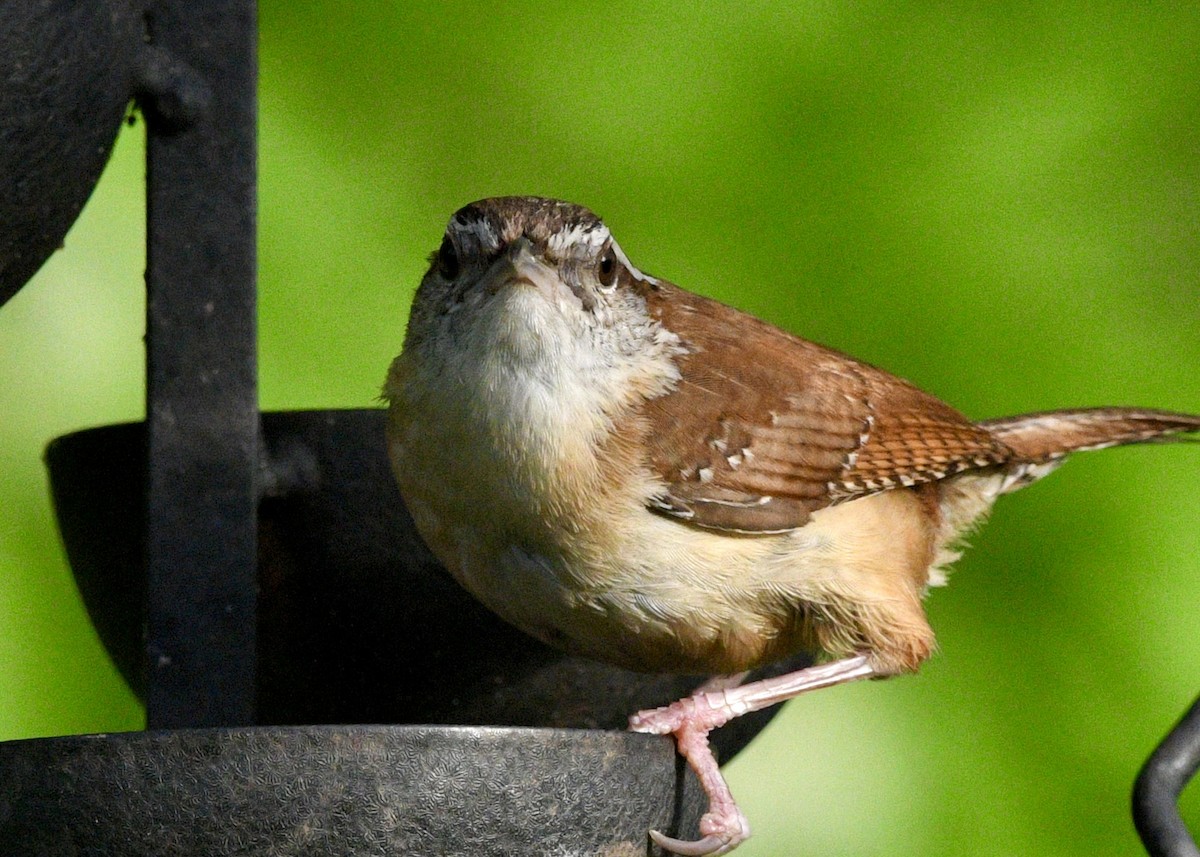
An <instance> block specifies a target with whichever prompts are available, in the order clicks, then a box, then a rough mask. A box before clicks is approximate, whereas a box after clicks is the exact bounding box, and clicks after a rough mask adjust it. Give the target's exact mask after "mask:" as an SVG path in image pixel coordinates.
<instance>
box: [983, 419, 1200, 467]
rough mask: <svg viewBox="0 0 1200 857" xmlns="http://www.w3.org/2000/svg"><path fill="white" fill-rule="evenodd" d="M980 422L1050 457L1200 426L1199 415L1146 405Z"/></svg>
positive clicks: (1037, 455) (1039, 458) (1031, 455)
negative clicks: (1160, 409) (1152, 407)
mask: <svg viewBox="0 0 1200 857" xmlns="http://www.w3.org/2000/svg"><path fill="white" fill-rule="evenodd" d="M979 425H980V426H981V427H983V428H986V429H987V430H988V431H990V432H991V433H992V434H993V435H994V436H995V437H996V438H997V439H998V440H1000V441H1001V442H1002V443H1004V444H1005V445H1006V446H1008V447H1009V448H1010V449H1011V450H1012V451H1013V452H1015V453H1016V454H1017V456H1018V457H1020V458H1022V459H1025V460H1026V461H1030V462H1048V461H1054V460H1055V459H1059V458H1062V457H1063V456H1065V455H1067V454H1068V453H1072V452H1083V451H1085V450H1090V449H1105V448H1107V447H1110V446H1121V445H1122V444H1127V443H1152V442H1155V441H1167V440H1187V439H1189V438H1186V437H1180V435H1187V434H1191V433H1195V432H1200V415H1196V414H1180V413H1175V412H1173V411H1159V410H1153V409H1147V408H1080V409H1076V410H1065V411H1045V412H1042V413H1036V414H1022V415H1020V416H1015V417H1003V418H1001V419H995V420H984V421H983V422H981V423H979ZM1192 439H1200V438H1192Z"/></svg>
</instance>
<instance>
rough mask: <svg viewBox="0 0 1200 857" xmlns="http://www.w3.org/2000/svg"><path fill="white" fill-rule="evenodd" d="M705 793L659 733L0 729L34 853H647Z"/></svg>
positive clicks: (269, 856)
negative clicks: (37, 734) (52, 734)
mask: <svg viewBox="0 0 1200 857" xmlns="http://www.w3.org/2000/svg"><path fill="white" fill-rule="evenodd" d="M704 807H705V801H704V798H703V794H702V793H701V791H700V788H699V785H698V783H697V781H696V779H695V777H694V776H693V775H692V774H691V773H690V771H687V770H685V769H681V768H680V767H679V765H678V760H677V758H676V756H675V753H674V749H673V748H672V746H671V742H670V741H669V740H667V739H664V738H661V737H658V736H647V735H635V734H631V733H620V732H603V731H596V730H562V729H497V728H490V727H434V726H402V727H392V726H318V727H251V728H238V729H178V730H162V731H153V732H141V733H135V732H134V733H117V734H112V735H88V736H68V737H64V738H40V739H30V740H24V741H11V742H6V743H0V852H2V853H4V854H21V855H26V857H58V855H62V854H121V855H124V857H201V855H203V857H223V855H230V857H232V855H245V854H254V855H256V857H296V855H298V854H328V855H338V857H358V855H364V857H365V855H380V854H448V855H452V854H472V855H479V857H492V855H496V857H500V855H504V857H507V855H537V854H547V853H553V854H564V855H566V854H570V855H605V857H644V855H646V854H647V849H648V840H647V831H648V830H649V829H651V828H655V829H670V830H671V831H672V832H673V835H694V834H695V832H696V824H697V822H698V820H699V817H700V814H701V813H702V812H703V811H704Z"/></svg>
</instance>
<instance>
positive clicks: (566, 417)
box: [385, 197, 1200, 855]
mask: <svg viewBox="0 0 1200 857" xmlns="http://www.w3.org/2000/svg"><path fill="white" fill-rule="evenodd" d="M431 262H432V264H431V266H430V268H429V271H428V273H427V274H426V275H425V277H424V279H423V280H422V281H421V286H420V288H419V289H418V291H417V294H416V298H415V299H414V301H413V306H412V312H411V315H410V318H409V322H408V331H407V335H406V337H405V341H404V349H403V353H401V355H400V356H399V357H397V358H396V360H395V362H394V363H393V364H392V366H391V371H390V372H389V374H388V379H387V384H386V387H385V397H386V398H387V399H388V401H389V402H390V412H389V424H388V447H389V454H390V456H391V460H392V464H393V466H394V468H395V473H396V478H397V479H398V480H399V484H400V489H401V492H402V494H403V496H404V499H405V502H406V503H407V505H408V508H409V511H410V512H411V513H412V516H413V519H414V521H415V522H416V525H417V528H418V530H419V531H420V533H421V534H422V536H423V537H424V538H425V540H426V541H427V542H428V544H429V546H430V547H431V548H432V550H433V552H434V553H435V554H436V555H437V557H438V558H439V559H440V560H441V561H442V563H443V564H444V565H445V566H446V568H447V569H448V570H449V571H450V573H451V574H452V575H454V577H455V578H456V579H457V580H458V581H459V582H460V583H461V584H462V585H463V586H464V587H466V588H467V589H468V590H470V591H471V592H472V593H474V595H475V596H476V597H477V598H479V599H480V600H481V601H482V602H483V603H484V604H486V605H487V606H488V607H490V608H491V609H492V610H494V611H495V612H496V613H498V614H499V615H500V616H502V617H503V618H505V619H506V620H507V621H509V622H511V623H512V624H514V625H516V626H517V627H519V628H522V629H523V630H525V631H526V632H528V633H530V634H532V635H533V636H535V637H537V638H539V639H541V640H543V641H545V642H547V643H550V644H552V645H554V646H558V647H560V648H562V649H565V650H567V651H569V652H572V653H575V654H580V655H585V656H588V657H592V658H598V659H601V660H605V661H610V662H613V663H616V664H619V665H622V666H625V667H630V668H634V669H638V670H645V671H678V672H707V673H712V674H716V675H719V676H725V678H719V679H716V680H714V681H712V682H710V683H708V684H706V685H705V686H704V687H703V688H701V689H700V691H698V692H697V694H696V695H694V696H691V697H688V698H687V699H684V700H681V701H680V702H677V703H675V704H674V705H671V706H668V707H666V708H661V709H657V710H654V711H645V712H640V713H638V714H635V715H634V716H633V717H632V718H631V721H630V725H631V728H633V729H635V730H638V731H643V732H656V733H663V734H674V735H675V737H676V740H677V745H678V747H679V750H680V752H681V753H682V754H683V755H684V756H685V757H686V758H687V759H688V761H689V763H690V764H691V765H692V767H693V769H694V770H695V771H696V773H697V774H698V775H699V778H700V781H701V783H702V784H703V785H704V788H705V790H706V792H707V794H708V796H709V800H710V806H709V811H708V812H707V813H706V814H705V816H704V817H703V819H702V822H701V833H702V836H703V838H702V839H700V840H699V841H697V842H682V841H679V840H676V839H670V838H668V837H666V836H663V835H662V834H660V833H658V832H657V831H651V834H650V835H651V836H652V837H653V838H654V840H655V841H656V842H658V843H659V845H661V846H662V847H663V848H665V849H667V850H670V851H674V852H676V853H679V854H684V855H701V854H703V855H708V854H723V853H726V852H728V851H730V850H732V849H733V848H734V847H735V846H736V845H737V844H738V843H739V842H741V841H743V840H744V839H745V838H746V837H747V836H748V835H749V826H748V825H747V823H746V819H745V817H744V816H743V815H742V814H741V812H740V811H739V810H738V808H737V806H736V804H735V803H734V801H733V798H732V796H731V795H730V793H729V789H728V787H727V786H726V785H725V782H724V780H723V778H722V777H721V774H720V772H719V770H718V768H717V763H716V761H715V759H714V758H713V756H712V753H711V751H710V750H709V749H708V742H707V734H708V732H709V731H710V730H711V729H714V728H716V727H717V726H720V725H721V724H723V723H725V722H727V721H728V720H730V719H731V718H733V717H736V716H737V715H739V714H743V713H745V712H747V711H751V710H756V709H758V708H762V707H765V706H768V705H772V704H774V703H776V702H780V701H782V700H784V699H787V698H789V697H792V696H795V695H797V694H799V693H802V692H804V691H807V690H811V689H815V688H817V687H824V686H828V685H833V684H839V683H842V682H847V681H852V680H855V679H860V678H867V677H882V676H889V675H893V674H896V673H903V672H912V671H914V670H916V669H917V667H918V666H919V665H920V664H921V662H922V661H924V660H925V659H926V658H927V657H928V656H929V654H930V652H931V651H932V649H933V645H934V636H933V631H932V630H931V629H930V627H929V624H928V622H927V621H926V618H925V613H924V611H923V609H922V605H921V601H922V598H923V596H924V594H925V592H926V590H927V588H928V587H930V586H934V585H938V584H941V583H943V582H944V581H945V573H946V569H947V567H948V566H949V565H950V563H952V562H953V561H954V560H955V559H956V558H957V557H958V554H959V550H958V547H957V544H958V540H959V539H960V537H962V536H963V534H964V533H966V532H968V531H969V530H970V529H971V527H972V526H974V525H975V524H977V523H978V522H979V521H981V519H982V518H983V517H984V516H985V514H986V513H987V512H988V510H989V508H990V507H991V505H992V503H993V502H994V501H995V500H996V498H997V497H999V496H1000V495H1001V494H1006V493H1008V492H1010V491H1013V490H1015V489H1017V488H1020V487H1022V486H1024V485H1027V484H1029V483H1030V482H1033V481H1034V480H1037V479H1039V478H1041V477H1042V476H1044V475H1046V474H1047V473H1049V472H1050V471H1051V470H1053V469H1054V468H1055V467H1057V466H1058V464H1060V463H1061V462H1062V460H1063V458H1064V457H1065V456H1066V455H1067V454H1068V453H1071V452H1075V451H1079V450H1087V449H1100V448H1103V447H1108V446H1116V445H1119V444H1125V443H1136V442H1139V441H1148V440H1153V439H1156V438H1160V437H1164V436H1167V435H1171V434H1174V433H1180V432H1194V431H1197V430H1200V416H1189V415H1186V414H1177V413H1171V412H1168V411H1158V410H1147V409H1135V408H1098V409H1090V410H1064V411H1053V412H1048V413H1039V414H1028V415H1024V416H1017V417H1009V418H1006V419H996V420H986V421H984V422H972V421H971V420H969V419H967V418H966V417H964V416H962V415H961V414H959V413H958V412H957V411H955V410H954V409H952V408H950V407H949V406H947V405H945V404H943V403H942V402H940V401H938V400H937V399H936V398H934V397H933V396H931V395H929V394H927V393H924V392H922V391H921V390H919V389H917V388H916V387H914V386H913V385H911V384H909V383H908V382H906V381H903V380H901V379H899V378H896V377H893V376H892V375H889V374H887V373H886V372H883V371H881V370H879V369H876V368H875V367H873V366H869V365H867V364H865V363H862V362H860V361H858V360H855V359H853V358H851V357H848V356H846V355H844V354H840V353H838V352H836V351H832V350H830V349H828V348H824V347H822V346H820V345H816V344H814V343H811V342H808V341H806V340H803V339H800V338H797V337H795V336H793V335H791V334H789V333H785V332H784V331H782V330H779V329H777V328H775V327H772V326H771V325H769V324H766V323H764V322H762V321H760V320H758V319H756V318H753V317H751V316H748V315H745V314H743V313H741V312H738V311H737V310H735V309H731V308H730V307H727V306H724V305H723V304H720V303H717V302H716V301H713V300H709V299H707V298H703V297H700V296H699V295H695V294H692V293H690V292H687V291H684V290H683V289H681V288H679V287H678V286H675V285H672V284H671V283H668V282H666V281H664V280H660V279H657V278H655V277H652V276H649V275H648V274H644V273H642V272H641V271H639V270H638V269H637V268H636V267H634V266H633V265H632V264H631V263H630V261H629V260H628V259H627V258H626V257H625V254H624V253H622V252H621V248H620V247H619V246H618V245H617V243H616V241H615V240H614V239H613V237H612V235H611V234H610V233H609V230H608V228H607V227H605V225H604V224H603V222H601V220H600V219H599V218H598V217H596V215H594V214H592V212H591V211H589V210H588V209H586V208H583V207H581V206H578V205H572V204H571V203H567V202H560V201H557V200H551V199H541V198H538V197H501V198H497V199H485V200H482V201H479V202H475V203H472V204H470V205H468V206H466V207H464V208H462V209H460V210H459V211H458V212H457V213H456V214H455V215H454V216H453V217H452V218H451V220H450V223H449V226H448V227H447V229H446V234H445V237H444V238H443V239H442V244H441V248H440V249H439V250H438V251H437V252H436V253H434V254H433V256H432V258H431ZM800 650H807V651H810V652H812V653H814V654H815V655H817V656H818V657H819V658H821V660H822V661H823V663H820V664H819V665H818V666H814V667H811V668H809V669H805V670H801V671H799V672H795V673H791V674H789V675H785V676H781V677H778V678H773V679H768V680H766V681H762V682H755V683H751V684H746V685H742V686H738V683H739V681H740V676H738V675H737V674H740V673H743V672H744V671H747V670H750V669H752V668H754V667H756V666H759V665H761V664H764V663H767V662H770V661H774V660H777V659H779V658H782V657H784V656H787V655H791V654H794V653H795V652H797V651H800Z"/></svg>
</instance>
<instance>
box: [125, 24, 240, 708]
mask: <svg viewBox="0 0 1200 857" xmlns="http://www.w3.org/2000/svg"><path fill="white" fill-rule="evenodd" d="M144 21H145V25H146V39H147V43H148V44H147V47H146V49H145V51H144V53H143V55H142V59H143V67H142V69H141V70H140V72H139V74H138V82H139V86H140V90H141V91H140V95H139V98H140V100H141V102H142V104H143V113H144V114H145V116H146V122H147V128H148V132H149V143H148V151H147V161H148V166H147V176H148V181H147V188H148V189H147V245H148V246H147V256H148V258H147V270H146V287H147V321H146V363H147V399H146V422H147V442H148V472H147V476H148V481H147V498H146V546H145V550H146V569H147V587H146V591H147V593H148V603H147V612H146V616H147V627H146V657H147V670H148V673H149V674H148V676H147V679H148V680H147V697H146V709H147V721H148V724H149V727H150V728H171V727H182V726H235V725H243V724H251V723H253V722H254V720H255V687H256V625H257V619H256V617H257V594H256V586H257V580H256V568H257V564H256V554H257V535H256V527H257V518H256V512H257V503H258V491H257V485H256V474H257V467H258V448H259V424H258V395H257V368H256V351H255V335H256V326H255V324H256V323H255V317H256V314H255V262H256V260H255V212H256V197H255V172H256V161H255V143H256V138H255V124H256V79H257V35H256V31H257V29H256V16H255V3H254V2H253V0H209V2H205V3H192V2H189V0H182V1H181V0H158V2H153V3H151V4H150V5H149V6H148V7H147V9H146V11H145V14H144Z"/></svg>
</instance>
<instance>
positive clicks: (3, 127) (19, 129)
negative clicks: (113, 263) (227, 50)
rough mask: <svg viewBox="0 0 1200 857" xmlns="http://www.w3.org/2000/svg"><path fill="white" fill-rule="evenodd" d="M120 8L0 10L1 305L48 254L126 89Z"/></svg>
mask: <svg viewBox="0 0 1200 857" xmlns="http://www.w3.org/2000/svg"><path fill="white" fill-rule="evenodd" d="M141 45H142V41H141V18H140V15H139V14H138V12H137V10H136V8H135V4H133V3H131V2H128V0H22V2H7V3H0V305H3V304H4V303H5V302H6V301H7V300H8V299H9V298H10V297H12V296H13V295H14V294H16V292H17V290H18V289H20V288H21V286H23V285H24V284H25V282H26V280H28V279H29V278H30V277H31V276H33V274H34V273H35V272H36V271H37V269H38V268H40V267H41V265H42V263H43V262H44V261H46V259H47V258H48V257H49V256H50V254H51V253H53V252H54V251H55V250H57V249H58V248H59V247H60V246H61V245H62V241H63V236H65V235H66V234H67V230H68V229H69V228H70V226H71V224H72V223H74V222H75V218H76V217H78V216H79V211H80V209H82V208H83V204H84V202H85V201H86V200H87V198H88V196H89V195H90V194H91V192H92V188H93V187H95V185H96V181H97V180H98V179H99V178H100V172H101V170H103V168H104V165H105V164H106V163H107V162H108V156H109V153H110V152H111V151H112V145H113V141H114V140H115V139H116V136H117V131H118V129H119V128H120V127H121V118H122V116H123V115H124V113H125V109H126V105H127V104H128V103H129V99H130V96H131V95H132V92H133V89H134V87H135V78H136V76H137V72H136V68H135V66H136V64H137V62H138V57H139V50H140V48H141Z"/></svg>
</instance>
